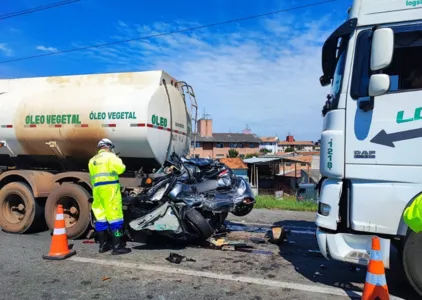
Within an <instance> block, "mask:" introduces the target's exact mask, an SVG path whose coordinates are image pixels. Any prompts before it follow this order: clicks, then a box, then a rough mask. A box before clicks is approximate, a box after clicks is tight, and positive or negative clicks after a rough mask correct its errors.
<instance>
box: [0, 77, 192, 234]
mask: <svg viewBox="0 0 422 300" xmlns="http://www.w3.org/2000/svg"><path fill="white" fill-rule="evenodd" d="M188 100H189V102H190V105H189V106H188V105H187V104H186V103H187V101H188ZM193 113H194V115H193ZM192 118H194V119H195V120H194V121H195V123H194V124H196V118H197V103H196V99H195V95H194V92H193V89H192V87H191V86H189V85H188V84H187V83H185V82H178V81H176V80H175V79H174V78H173V77H172V76H170V75H169V74H167V73H166V72H164V71H146V72H131V73H108V74H89V75H72V76H55V77H36V78H19V79H6V80H0V227H2V228H3V230H5V231H6V232H10V233H24V232H30V230H31V229H35V228H36V227H38V226H39V225H40V224H45V223H46V224H47V226H48V227H49V228H50V229H53V226H54V216H55V210H56V206H57V205H58V204H62V205H63V208H64V210H65V220H66V226H67V229H66V231H67V235H68V237H69V238H78V237H80V236H82V235H83V234H84V233H86V232H87V230H88V229H89V226H90V219H89V214H90V203H89V201H88V200H89V198H90V197H91V183H90V180H89V174H88V170H87V169H88V161H89V159H90V158H91V157H92V156H93V155H95V153H96V145H97V143H98V141H99V140H100V139H102V138H109V139H111V140H112V141H113V142H114V144H115V145H116V152H117V153H119V156H120V157H121V158H122V159H123V162H124V163H125V164H126V168H127V170H126V172H125V174H123V175H122V176H121V179H120V182H121V185H122V186H123V187H124V188H125V189H127V190H133V189H135V188H136V187H137V186H138V185H139V184H140V182H141V178H140V176H139V174H140V172H139V171H140V170H141V169H142V172H145V173H148V172H151V171H152V169H153V168H159V167H160V166H161V164H162V163H163V162H164V160H165V159H166V158H167V156H168V155H170V154H171V153H172V152H173V151H175V152H176V153H177V154H179V155H184V154H188V153H189V149H190V143H191V134H192ZM43 218H45V222H43V220H42V219H43Z"/></svg>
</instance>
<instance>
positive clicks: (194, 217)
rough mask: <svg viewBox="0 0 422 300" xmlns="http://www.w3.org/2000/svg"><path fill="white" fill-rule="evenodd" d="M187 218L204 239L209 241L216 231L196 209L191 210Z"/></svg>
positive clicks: (187, 213)
mask: <svg viewBox="0 0 422 300" xmlns="http://www.w3.org/2000/svg"><path fill="white" fill-rule="evenodd" d="M186 218H187V219H188V221H190V223H191V224H192V226H194V227H195V229H196V230H198V232H199V234H200V235H201V237H202V238H204V239H207V238H209V237H210V236H211V235H213V233H214V230H213V229H212V227H211V225H210V224H209V223H208V222H207V220H206V219H205V218H204V217H203V216H202V215H201V213H200V212H199V211H197V210H196V209H195V208H191V209H189V210H188V211H187V212H186Z"/></svg>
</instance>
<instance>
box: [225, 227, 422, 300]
mask: <svg viewBox="0 0 422 300" xmlns="http://www.w3.org/2000/svg"><path fill="white" fill-rule="evenodd" d="M263 222H265V221H263ZM273 226H283V227H284V228H285V229H287V230H289V231H290V232H291V233H290V234H288V235H287V239H286V240H285V241H284V243H283V244H281V245H279V246H278V248H279V255H280V256H281V257H283V258H284V259H285V260H286V261H288V262H289V263H291V264H292V266H293V267H294V268H295V270H296V272H297V273H299V274H300V275H302V276H303V277H305V278H307V279H308V280H310V281H312V282H314V283H319V284H323V285H326V286H330V287H337V288H341V289H344V290H348V291H357V292H362V289H363V284H364V282H365V277H366V267H365V266H357V265H353V264H349V263H343V262H338V261H334V260H327V259H325V258H324V257H323V256H322V254H321V253H320V252H319V250H318V244H317V241H316V238H315V234H314V232H315V223H313V222H308V221H296V220H283V221H279V222H275V223H273ZM226 227H227V228H228V229H229V230H230V231H240V230H243V231H245V232H255V233H265V232H267V231H268V230H270V227H265V226H253V225H252V226H250V225H249V224H248V225H244V224H242V223H238V222H226ZM386 277H387V284H388V288H389V292H390V294H391V295H393V296H396V297H399V298H402V299H406V300H413V299H421V298H420V297H418V295H417V294H416V293H415V292H414V291H413V289H412V288H411V287H410V285H409V284H408V283H407V281H406V279H405V276H404V274H403V273H402V272H401V268H400V264H399V259H398V253H397V251H396V250H395V249H394V248H393V249H392V251H391V269H390V270H386ZM349 296H350V298H351V299H360V296H359V295H358V294H357V293H356V294H354V295H353V294H352V295H350V294H349Z"/></svg>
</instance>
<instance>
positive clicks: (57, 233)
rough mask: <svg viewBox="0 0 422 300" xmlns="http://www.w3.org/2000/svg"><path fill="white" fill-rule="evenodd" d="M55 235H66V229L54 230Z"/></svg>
mask: <svg viewBox="0 0 422 300" xmlns="http://www.w3.org/2000/svg"><path fill="white" fill-rule="evenodd" d="M53 234H54V235H61V234H66V229H64V228H54V232H53Z"/></svg>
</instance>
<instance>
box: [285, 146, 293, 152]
mask: <svg viewBox="0 0 422 300" xmlns="http://www.w3.org/2000/svg"><path fill="white" fill-rule="evenodd" d="M294 151H295V150H294V149H293V148H291V147H289V148H286V150H285V152H294Z"/></svg>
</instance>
